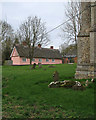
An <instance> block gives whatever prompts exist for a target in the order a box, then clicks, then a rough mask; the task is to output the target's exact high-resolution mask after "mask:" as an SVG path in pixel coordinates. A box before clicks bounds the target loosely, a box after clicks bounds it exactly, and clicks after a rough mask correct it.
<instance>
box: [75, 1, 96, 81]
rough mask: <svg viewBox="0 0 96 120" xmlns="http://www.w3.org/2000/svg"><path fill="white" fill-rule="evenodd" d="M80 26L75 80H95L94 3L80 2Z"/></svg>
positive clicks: (95, 17)
mask: <svg viewBox="0 0 96 120" xmlns="http://www.w3.org/2000/svg"><path fill="white" fill-rule="evenodd" d="M89 6H90V7H89ZM81 9H82V11H83V10H84V9H86V10H84V12H83V13H82V21H81V22H82V24H81V29H80V32H79V34H78V40H77V57H78V62H77V69H76V73H75V78H76V79H88V78H96V2H82V3H81Z"/></svg>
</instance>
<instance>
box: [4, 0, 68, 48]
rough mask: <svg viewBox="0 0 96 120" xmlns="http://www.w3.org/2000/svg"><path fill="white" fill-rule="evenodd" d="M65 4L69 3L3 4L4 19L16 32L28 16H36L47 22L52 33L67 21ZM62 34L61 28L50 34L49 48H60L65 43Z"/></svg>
mask: <svg viewBox="0 0 96 120" xmlns="http://www.w3.org/2000/svg"><path fill="white" fill-rule="evenodd" d="M26 1H27V0H26ZM64 4H67V2H3V3H2V19H3V20H6V21H7V22H8V23H9V24H11V25H12V27H13V28H14V30H16V29H18V27H19V25H20V24H21V23H22V22H23V21H24V20H25V19H26V18H27V17H28V16H35V15H36V16H38V17H40V18H41V19H42V22H46V27H47V31H50V30H51V29H53V28H54V27H56V26H58V25H59V24H61V23H62V22H64V21H65V20H66V19H65V13H64V12H65V7H64ZM60 33H61V29H60V28H58V29H56V30H54V31H53V32H51V33H49V36H50V40H51V43H50V44H49V45H48V46H47V47H49V46H51V45H53V46H54V48H56V49H58V48H59V46H60V45H61V44H62V43H63V41H62V39H61V38H60V36H59V35H60Z"/></svg>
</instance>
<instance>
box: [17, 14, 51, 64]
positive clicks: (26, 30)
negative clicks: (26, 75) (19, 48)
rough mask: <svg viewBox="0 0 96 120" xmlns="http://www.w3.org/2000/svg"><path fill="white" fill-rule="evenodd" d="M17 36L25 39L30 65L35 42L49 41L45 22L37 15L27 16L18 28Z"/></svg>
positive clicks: (44, 43)
mask: <svg viewBox="0 0 96 120" xmlns="http://www.w3.org/2000/svg"><path fill="white" fill-rule="evenodd" d="M19 37H20V39H21V41H25V42H26V44H27V46H28V49H29V59H30V66H31V64H32V59H33V56H34V48H35V46H36V45H37V44H41V45H47V44H48V42H49V39H48V35H47V34H46V27H45V23H42V22H41V19H40V18H38V17H37V16H35V17H31V16H29V17H28V18H27V20H26V21H24V23H23V24H22V25H21V26H20V28H19Z"/></svg>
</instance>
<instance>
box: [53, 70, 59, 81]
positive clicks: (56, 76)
mask: <svg viewBox="0 0 96 120" xmlns="http://www.w3.org/2000/svg"><path fill="white" fill-rule="evenodd" d="M53 79H54V82H56V81H59V73H58V72H57V71H55V72H54V73H53Z"/></svg>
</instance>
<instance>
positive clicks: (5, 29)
mask: <svg viewBox="0 0 96 120" xmlns="http://www.w3.org/2000/svg"><path fill="white" fill-rule="evenodd" d="M0 28H1V29H0V45H2V47H0V50H1V51H2V62H3V63H4V61H5V60H8V59H10V54H11V50H12V47H13V40H14V33H13V29H12V26H11V25H10V24H8V23H7V22H6V21H0Z"/></svg>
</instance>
